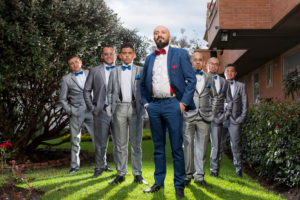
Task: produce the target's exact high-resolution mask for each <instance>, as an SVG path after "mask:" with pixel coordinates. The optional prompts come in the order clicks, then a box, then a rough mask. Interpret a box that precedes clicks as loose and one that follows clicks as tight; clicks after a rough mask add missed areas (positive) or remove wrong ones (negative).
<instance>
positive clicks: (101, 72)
mask: <svg viewBox="0 0 300 200" xmlns="http://www.w3.org/2000/svg"><path fill="white" fill-rule="evenodd" d="M99 70H100V74H101V77H102V79H103V81H104V83H106V78H105V67H104V64H103V65H101V66H100V69H99Z"/></svg>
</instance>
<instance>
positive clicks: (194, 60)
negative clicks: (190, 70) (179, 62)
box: [193, 58, 203, 62]
mask: <svg viewBox="0 0 300 200" xmlns="http://www.w3.org/2000/svg"><path fill="white" fill-rule="evenodd" d="M197 61H199V62H202V61H203V59H196V58H194V59H193V62H197Z"/></svg>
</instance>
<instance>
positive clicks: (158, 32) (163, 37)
mask: <svg viewBox="0 0 300 200" xmlns="http://www.w3.org/2000/svg"><path fill="white" fill-rule="evenodd" d="M153 40H154V42H155V44H156V46H157V48H158V49H162V48H164V47H166V46H168V45H169V42H170V40H171V36H170V31H169V29H168V28H167V27H165V26H162V25H160V26H157V27H156V28H155V29H154V36H153Z"/></svg>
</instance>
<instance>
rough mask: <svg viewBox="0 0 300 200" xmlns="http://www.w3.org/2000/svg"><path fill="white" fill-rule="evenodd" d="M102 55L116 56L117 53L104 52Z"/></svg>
mask: <svg viewBox="0 0 300 200" xmlns="http://www.w3.org/2000/svg"><path fill="white" fill-rule="evenodd" d="M102 55H104V56H114V55H115V53H102Z"/></svg>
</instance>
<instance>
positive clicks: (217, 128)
mask: <svg viewBox="0 0 300 200" xmlns="http://www.w3.org/2000/svg"><path fill="white" fill-rule="evenodd" d="M222 127H223V124H217V123H215V122H214V121H212V122H211V133H210V141H211V152H210V171H211V172H213V173H218V171H219V164H220V162H219V155H220V145H221V144H220V142H221V134H222Z"/></svg>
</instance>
